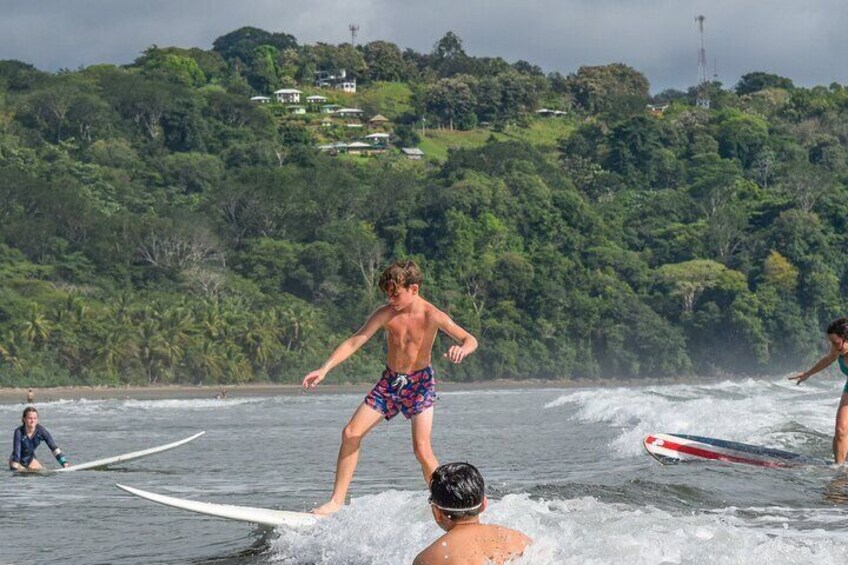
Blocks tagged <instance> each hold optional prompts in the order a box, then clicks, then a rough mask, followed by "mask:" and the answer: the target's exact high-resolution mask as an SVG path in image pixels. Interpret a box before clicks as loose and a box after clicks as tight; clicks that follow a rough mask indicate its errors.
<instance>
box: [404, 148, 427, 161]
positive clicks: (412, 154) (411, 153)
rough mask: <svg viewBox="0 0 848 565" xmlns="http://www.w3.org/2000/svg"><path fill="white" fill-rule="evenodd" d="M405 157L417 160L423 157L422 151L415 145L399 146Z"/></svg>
mask: <svg viewBox="0 0 848 565" xmlns="http://www.w3.org/2000/svg"><path fill="white" fill-rule="evenodd" d="M400 150H401V151H402V152H403V154H404V155H406V158H407V159H412V160H414V161H418V160H421V159H423V158H424V152H423V151H421V150H420V149H419V148H417V147H401V149H400Z"/></svg>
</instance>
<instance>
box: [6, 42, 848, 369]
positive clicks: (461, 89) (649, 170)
mask: <svg viewBox="0 0 848 565" xmlns="http://www.w3.org/2000/svg"><path fill="white" fill-rule="evenodd" d="M341 69H344V70H345V73H344V76H345V77H346V80H349V79H355V81H356V92H345V91H343V90H337V89H335V88H333V87H332V86H325V87H320V88H319V87H318V86H316V78H317V77H321V76H324V75H322V73H324V74H328V73H330V74H332V73H338V71H340V70H341ZM752 71H755V70H752ZM280 89H289V90H297V91H299V92H301V93H302V95H303V97H304V98H306V96H307V95H312V96H313V97H321V98H323V99H324V100H322V101H321V102H320V103H314V102H310V103H309V104H306V103H303V104H291V103H287V102H285V103H284V102H281V101H278V100H277V99H275V98H274V97H275V96H277V95H275V94H274V93H275V92H277V91H279V90H280ZM649 92H650V89H649V84H648V81H647V80H646V78H645V77H644V76H643V75H641V74H640V73H639V72H638V71H637V70H634V69H631V68H629V67H627V66H625V65H621V64H611V65H607V66H599V67H583V68H580V69H578V70H576V71H575V72H574V73H572V74H569V75H567V76H564V75H561V74H559V73H552V74H547V75H546V74H545V73H543V72H542V71H541V70H540V69H539V68H538V67H536V66H534V65H532V64H530V63H527V62H524V61H519V62H516V63H509V62H507V61H504V60H503V59H501V58H499V57H471V56H468V55H467V54H466V53H465V52H464V51H463V48H462V42H461V40H460V39H459V38H458V37H457V36H456V35H454V34H452V33H448V34H447V35H445V37H443V38H442V39H441V40H440V41H438V42H437V43H436V45H435V46H434V48H433V51H432V52H431V53H417V52H415V51H413V50H410V49H407V50H405V51H404V50H401V49H400V48H399V47H398V46H396V45H394V44H392V43H388V42H385V41H375V42H372V43H368V44H365V45H357V46H355V47H353V46H351V45H349V44H345V45H339V46H334V45H327V44H321V43H319V44H315V45H301V44H298V42H297V40H296V39H295V38H294V37H292V36H290V35H287V34H282V33H269V32H266V31H263V30H258V29H255V28H242V29H239V30H236V31H234V32H232V33H230V34H227V35H225V36H223V37H220V38H218V39H217V40H216V41H215V42H214V45H213V47H212V49H211V50H204V49H199V48H192V49H185V48H173V47H169V48H161V47H156V46H154V47H151V48H150V49H148V50H147V51H145V52H144V53H143V55H142V56H140V57H139V58H138V59H137V60H136V61H134V62H132V63H131V64H127V65H125V66H112V65H96V66H92V67H88V68H84V69H78V70H67V71H62V72H58V73H47V72H42V71H40V70H38V69H35V68H34V67H32V66H31V65H29V64H27V63H26V62H20V61H0V385H3V386H10V385H18V386H38V385H48V384H95V383H104V384H123V383H133V384H142V383H169V382H179V383H207V384H211V383H241V382H250V381H265V380H272V381H279V382H299V381H300V379H301V378H302V376H303V374H304V373H305V372H306V371H307V370H309V369H312V368H315V367H317V366H318V364H320V363H321V362H322V361H323V359H324V358H325V357H326V355H327V354H328V353H329V352H330V350H331V348H332V347H333V346H334V345H335V344H336V343H337V342H339V341H340V340H341V339H343V338H344V337H345V336H346V335H348V334H349V333H351V332H352V331H354V330H355V329H356V328H357V327H358V325H359V324H360V323H361V322H362V321H363V320H364V319H365V317H366V316H367V315H368V313H369V312H370V311H372V310H373V309H374V308H375V307H376V306H377V305H379V304H380V303H381V302H382V300H383V297H382V296H381V294H380V292H379V289H377V288H376V284H375V283H376V278H377V276H378V275H379V273H380V271H381V270H382V268H383V267H384V266H385V265H386V264H387V263H388V262H390V261H391V260H393V259H395V258H400V257H411V258H414V259H415V260H416V261H418V262H419V264H420V265H421V266H422V268H423V271H424V274H425V283H424V286H423V289H422V294H423V295H424V296H425V297H426V298H428V299H430V300H431V301H433V302H434V303H436V304H437V305H439V306H440V307H442V308H443V309H445V310H446V311H447V312H448V313H449V314H451V315H452V316H453V317H454V318H455V319H456V320H457V321H458V322H459V323H460V324H462V325H463V326H465V327H466V328H468V329H469V330H470V331H471V332H473V333H475V334H476V335H477V336H478V337H479V340H480V344H481V347H480V350H479V353H478V354H475V355H474V356H473V357H471V358H469V359H468V360H467V361H466V362H465V363H464V364H463V365H461V366H458V367H448V366H447V363H440V364H439V367H438V369H439V372H440V375H441V377H442V378H446V379H453V380H484V379H493V378H527V377H532V378H545V379H554V378H607V377H610V378H611V377H663V376H677V375H687V374H698V375H706V374H721V373H733V374H762V373H779V372H783V371H789V370H792V369H796V368H799V367H802V366H803V365H804V364H805V363H807V362H809V360H810V358H811V357H814V356H815V355H816V354H818V353H819V350H820V347H821V339H822V334H821V329H822V327H823V324H825V323H826V322H827V321H829V320H830V319H832V318H834V317H837V316H839V315H843V314H845V313H846V312H845V309H844V299H843V297H844V295H845V293H846V290H848V269H846V266H848V255H846V221H848V188H846V179H848V176H847V175H846V173H848V148H847V147H846V143H848V91H846V89H845V88H844V87H843V86H841V85H838V84H834V85H830V86H828V87H824V86H822V87H816V88H798V87H795V86H794V85H793V83H792V81H791V80H790V79H788V78H784V77H779V76H775V75H771V74H768V73H763V72H751V73H750V74H748V75H745V76H744V77H743V78H742V80H741V81H740V82H739V83H738V84H736V85H733V86H732V87H731V88H727V87H723V86H722V85H721V84H718V83H714V84H712V85H710V90H709V92H708V95H709V98H710V100H711V107H710V108H708V109H707V108H703V107H698V106H696V104H695V98H696V92H695V90H694V89H691V90H690V91H688V92H679V91H667V92H663V93H661V94H658V95H655V96H651V95H650V94H649ZM703 94H704V93H701V96H703ZM257 96H265V97H268V98H270V101H266V100H263V99H257V98H255V97H257ZM252 98H254V99H253V100H251V99H252ZM313 100H318V98H313ZM339 109H348V110H350V109H354V110H360V111H361V113H360V114H354V117H350V113H348V114H344V113H339V112H338V110H339ZM540 110H547V111H541V112H540ZM378 116H379V118H382V119H375V118H377V117H378ZM374 133H378V134H385V135H378V136H373V134H374ZM368 135H371V137H370V138H369V137H368ZM375 139H377V140H379V141H377V142H374V140H375ZM364 140H368V141H364ZM366 145H367V147H366ZM401 148H407V149H408V148H420V149H422V150H423V153H424V158H423V159H421V160H414V159H409V158H408V156H407V155H406V154H404V153H403V152H401ZM354 149H356V150H355V151H354ZM373 341H374V343H371V344H369V345H368V346H367V348H366V351H365V352H363V353H360V354H358V355H357V356H355V357H354V358H353V359H351V361H349V362H348V363H346V364H345V365H343V366H342V367H340V368H339V369H337V370H336V371H334V372H333V373H331V376H330V380H333V379H335V380H337V381H338V380H366V381H371V380H374V379H375V378H376V375H377V374H378V372H379V370H380V366H381V362H382V356H381V351H382V348H383V344H382V343H381V340H379V339H375V340H373ZM438 347H439V348H440V349H439V351H441V350H443V349H445V347H446V346H445V343H444V342H442V343H440V344H438Z"/></svg>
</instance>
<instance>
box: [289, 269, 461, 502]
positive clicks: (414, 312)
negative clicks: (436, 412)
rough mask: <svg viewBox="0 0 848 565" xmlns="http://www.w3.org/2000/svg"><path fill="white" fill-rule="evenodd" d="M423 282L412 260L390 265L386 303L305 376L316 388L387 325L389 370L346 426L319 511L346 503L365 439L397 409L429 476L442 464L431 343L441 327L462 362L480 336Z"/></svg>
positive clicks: (450, 354)
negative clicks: (435, 434)
mask: <svg viewBox="0 0 848 565" xmlns="http://www.w3.org/2000/svg"><path fill="white" fill-rule="evenodd" d="M421 281H422V277H421V271H420V270H419V269H418V265H416V264H415V263H414V262H413V261H397V262H395V263H393V264H392V265H390V266H389V267H388V268H387V269H386V270H385V271H383V273H382V274H381V275H380V289H381V290H382V291H383V292H384V293H385V294H386V299H387V300H386V302H387V303H386V304H385V305H383V306H381V307H380V308H378V309H377V310H375V311H374V313H372V314H371V316H370V317H369V318H368V319H367V320H366V321H365V324H364V325H363V326H362V327H361V328H359V330H358V331H357V332H356V333H355V334H353V335H352V336H351V337H349V338H348V339H346V340H345V341H344V342H342V344H341V345H339V346H338V347H337V348H336V350H335V351H333V353H332V354H331V355H330V357H329V358H328V359H327V361H326V362H324V365H323V366H322V367H321V368H320V369H317V370H315V371H312V372H311V373H309V374H308V375H306V377H305V378H304V379H303V386H304V388H307V389H309V388H314V387H315V386H317V385H318V383H320V382H321V381H323V380H324V377H326V376H327V373H329V372H330V370H331V369H332V368H333V367H335V366H336V365H338V364H340V363H341V362H343V361H344V360H345V359H347V358H348V357H350V356H351V355H353V354H354V353H355V352H356V350H358V349H359V348H360V347H362V346H363V345H364V344H365V343H366V342H367V341H368V340H369V339H371V336H373V335H374V334H375V333H376V332H377V330H379V329H383V330H385V333H386V340H387V342H388V352H387V355H386V370H385V371H383V375H382V377H381V378H380V380H379V381H378V382H377V384H376V385H375V386H374V388H373V389H372V390H371V392H370V393H368V395H367V396H366V397H365V401H364V402H363V403H362V404H361V405H360V406H359V408H357V409H356V412H354V413H353V416H352V417H351V418H350V421H349V422H348V423H347V425H346V426H345V428H344V430H342V445H341V447H340V448H339V457H338V460H337V462H336V481H335V484H334V485H333V495H332V496H331V497H330V500H329V501H328V502H326V503H325V504H322V505H321V506H319V507H318V508H316V509H315V510H314V511H313V512H314V513H315V514H321V515H326V514H332V513H333V512H336V511H338V510H339V509H340V508H341V507H342V505H343V504H344V501H345V496H346V495H347V490H348V488H349V487H350V481H351V480H352V479H353V473H354V471H355V470H356V464H357V461H358V460H359V447H360V445H361V444H362V440H363V438H364V437H365V436H366V435H367V434H368V432H370V431H371V430H372V429H373V428H374V426H376V425H377V424H378V423H380V420H381V419H386V420H391V419H392V418H394V417H395V416H397V414H398V412H401V413H402V414H403V415H404V417H405V418H406V419H407V420H412V447H413V451H414V452H415V457H416V458H417V459H418V462H419V463H420V464H421V471H422V472H423V473H424V479H425V480H428V479H429V478H430V475H431V474H432V472H433V470H434V469H435V468H436V467H437V466H438V464H439V463H438V461H436V456H435V455H433V449H432V447H430V432H431V430H432V427H433V403H434V402H435V400H436V391H435V379H434V377H433V368H432V367H431V366H430V355H431V352H432V349H433V342H434V340H435V339H436V333H437V332H438V331H439V330H442V331H443V332H445V333H446V334H448V335H449V336H450V337H452V338H453V339H454V340H456V341H457V342H458V343H459V345H452V346H451V347H450V348H449V349H448V351H447V353H445V357H447V358H448V359H450V360H451V361H452V362H454V363H461V362H462V360H463V359H465V358H466V357H467V356H468V355H470V354H471V353H472V352H473V351H474V350H475V349H477V340H476V339H475V338H474V336H472V335H471V334H470V333H468V332H466V331H465V330H464V329H462V328H461V327H459V326H458V325H456V324H455V323H454V322H453V320H451V319H450V317H449V316H448V315H447V314H445V313H444V312H442V311H441V310H439V309H438V308H436V307H435V306H433V305H432V304H430V303H429V302H427V301H426V300H424V299H423V298H422V297H421V296H420V295H419V294H418V292H419V290H420V287H421Z"/></svg>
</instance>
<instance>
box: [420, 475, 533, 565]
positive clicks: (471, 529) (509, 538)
mask: <svg viewBox="0 0 848 565" xmlns="http://www.w3.org/2000/svg"><path fill="white" fill-rule="evenodd" d="M485 494H486V493H485V485H484V483H483V477H482V476H481V475H480V472H479V471H478V470H477V468H476V467H474V465H471V464H470V463H448V464H446V465H442V466H441V467H439V468H437V469H436V470H435V471H433V474H432V476H431V477H430V509H431V510H432V511H433V519H434V520H436V523H437V524H438V525H439V526H440V527H441V528H442V529H443V530H445V532H447V533H446V534H445V535H443V536H442V537H440V538H439V539H437V540H436V541H434V542H433V543H432V544H430V546H429V547H427V549H425V550H424V551H422V552H421V553H419V554H418V556H417V557H416V558H415V561H413V565H428V564H433V563H438V564H439V565H452V564H458V563H461V564H463V565H477V564H479V565H483V563H498V564H501V563H505V562H506V561H509V560H510V559H512V558H513V557H517V556H519V555H521V554H522V553H523V552H524V549H525V548H526V547H527V546H528V545H530V543H531V540H530V538H528V537H527V536H525V535H524V534H522V533H521V532H517V531H515V530H510V529H509V528H504V527H503V526H495V525H492V524H481V523H480V513H481V512H483V511H484V510H485V509H486V505H487V504H488V500H487V499H486V496H485Z"/></svg>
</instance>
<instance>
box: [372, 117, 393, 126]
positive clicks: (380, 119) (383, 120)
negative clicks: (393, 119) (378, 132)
mask: <svg viewBox="0 0 848 565" xmlns="http://www.w3.org/2000/svg"><path fill="white" fill-rule="evenodd" d="M388 121H389V118H387V117H386V116H384V115H382V114H377V115H376V116H374V117H373V118H371V119H370V120H368V123H369V124H371V125H375V126H381V125H383V124H385V123H386V122H388Z"/></svg>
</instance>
